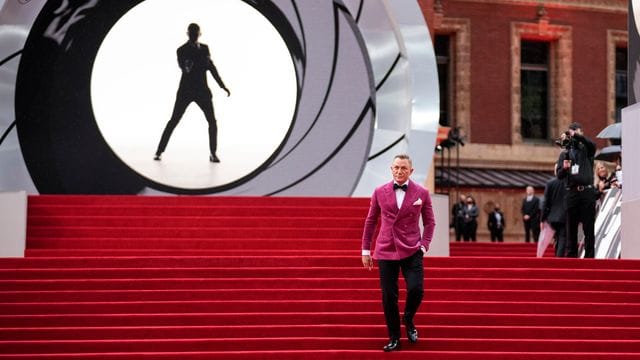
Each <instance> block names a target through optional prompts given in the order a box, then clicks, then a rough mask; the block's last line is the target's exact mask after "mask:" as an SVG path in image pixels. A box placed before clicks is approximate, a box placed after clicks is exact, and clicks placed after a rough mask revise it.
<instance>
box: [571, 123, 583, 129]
mask: <svg viewBox="0 0 640 360" xmlns="http://www.w3.org/2000/svg"><path fill="white" fill-rule="evenodd" d="M569 129H571V130H578V129H582V125H580V123H579V122H572V123H571V125H569Z"/></svg>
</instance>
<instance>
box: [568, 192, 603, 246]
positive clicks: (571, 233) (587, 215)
mask: <svg viewBox="0 0 640 360" xmlns="http://www.w3.org/2000/svg"><path fill="white" fill-rule="evenodd" d="M566 201H567V257H574V258H575V257H578V225H579V224H582V231H583V232H584V257H585V258H593V257H594V256H595V235H594V229H593V226H594V222H595V219H596V197H595V194H594V193H593V189H592V188H586V189H585V190H583V191H577V190H569V191H568V192H567V197H566Z"/></svg>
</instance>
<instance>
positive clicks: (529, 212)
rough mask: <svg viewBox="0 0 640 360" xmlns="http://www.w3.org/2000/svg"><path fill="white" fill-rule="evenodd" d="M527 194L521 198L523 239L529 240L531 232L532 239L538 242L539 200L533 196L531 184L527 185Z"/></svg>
mask: <svg viewBox="0 0 640 360" xmlns="http://www.w3.org/2000/svg"><path fill="white" fill-rule="evenodd" d="M526 191H527V196H525V197H524V199H522V208H521V212H522V222H523V223H524V241H525V242H529V239H530V235H531V233H533V241H534V242H538V237H539V236H540V200H539V199H538V198H537V197H536V196H535V192H534V190H533V187H532V186H527V190H526Z"/></svg>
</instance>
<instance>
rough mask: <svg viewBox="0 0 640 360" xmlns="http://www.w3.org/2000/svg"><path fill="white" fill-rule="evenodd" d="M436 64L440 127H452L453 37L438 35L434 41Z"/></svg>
mask: <svg viewBox="0 0 640 360" xmlns="http://www.w3.org/2000/svg"><path fill="white" fill-rule="evenodd" d="M433 46H434V50H435V53H436V63H437V65H438V85H439V88H440V126H451V123H452V122H451V113H452V111H451V103H452V101H451V89H452V86H451V78H452V76H453V71H452V66H451V64H452V61H451V36H450V35H436V36H435V39H434V45H433Z"/></svg>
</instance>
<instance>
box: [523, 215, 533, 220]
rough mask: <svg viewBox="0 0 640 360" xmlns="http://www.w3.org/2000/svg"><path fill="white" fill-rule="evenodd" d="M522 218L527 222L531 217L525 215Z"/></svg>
mask: <svg viewBox="0 0 640 360" xmlns="http://www.w3.org/2000/svg"><path fill="white" fill-rule="evenodd" d="M522 218H523V219H524V221H529V219H531V216H529V215H525V216H523V217H522Z"/></svg>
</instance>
